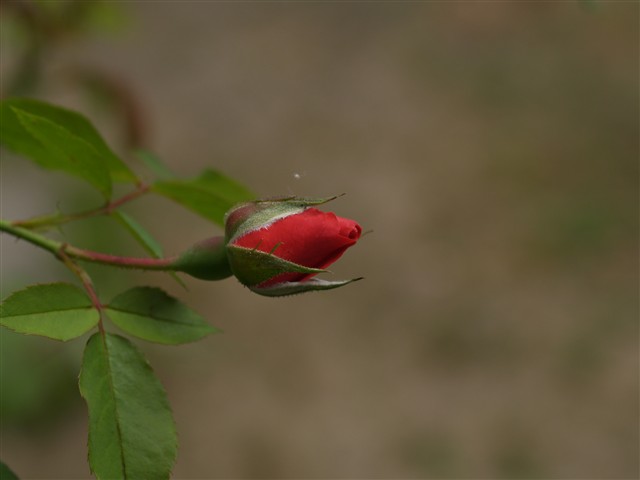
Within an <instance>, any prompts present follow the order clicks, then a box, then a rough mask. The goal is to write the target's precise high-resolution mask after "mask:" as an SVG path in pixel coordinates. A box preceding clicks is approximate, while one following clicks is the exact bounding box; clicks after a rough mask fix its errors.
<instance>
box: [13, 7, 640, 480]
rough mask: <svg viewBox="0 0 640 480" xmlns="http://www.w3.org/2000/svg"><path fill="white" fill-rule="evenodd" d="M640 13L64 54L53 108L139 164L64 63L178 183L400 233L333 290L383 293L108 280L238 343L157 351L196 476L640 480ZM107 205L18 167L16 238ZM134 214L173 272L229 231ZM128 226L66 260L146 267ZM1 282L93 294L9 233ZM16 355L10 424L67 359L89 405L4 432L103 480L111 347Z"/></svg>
mask: <svg viewBox="0 0 640 480" xmlns="http://www.w3.org/2000/svg"><path fill="white" fill-rule="evenodd" d="M638 5H639V4H638V3H636V2H584V3H579V2H450V3H445V2H424V3H405V4H396V3H384V2H383V3H313V2H312V3H287V2H282V3H254V2H247V3H238V4H231V3H214V2H137V3H135V4H134V3H125V4H121V5H120V9H121V13H122V14H124V15H125V18H126V19H127V24H126V25H125V26H124V28H123V29H122V30H121V31H120V32H119V33H118V34H117V35H89V36H88V37H84V38H83V39H82V41H69V42H67V43H64V44H63V45H62V46H61V47H60V48H58V49H56V50H55V51H53V52H52V53H51V56H50V57H49V58H48V59H47V63H46V75H47V77H46V78H47V79H48V80H47V82H44V84H43V85H42V86H41V87H40V90H39V92H38V96H40V97H41V98H45V99H48V100H51V101H55V102H57V103H60V104H63V105H67V106H70V107H73V108H77V109H80V110H82V111H84V112H85V113H86V114H87V115H89V116H90V117H91V118H92V119H95V121H96V123H97V124H98V125H100V128H101V130H103V131H104V132H105V134H106V135H107V136H108V138H110V139H111V142H112V144H114V145H119V144H120V145H121V144H122V142H121V140H122V134H121V132H120V131H119V129H118V128H117V127H118V125H119V123H118V121H117V120H114V117H113V116H108V115H103V114H104V109H101V108H100V107H97V106H96V105H95V104H90V103H88V102H87V101H86V99H85V98H84V97H83V96H82V95H81V94H80V93H79V92H78V90H77V89H76V88H74V87H72V86H70V85H69V84H68V83H65V81H64V80H61V79H62V78H63V77H64V75H60V71H61V70H63V69H64V68H65V66H68V65H70V64H82V65H89V66H92V67H95V68H100V69H102V70H104V71H107V72H110V73H111V74H112V75H114V76H115V77H117V78H118V79H119V81H122V82H123V83H124V84H126V85H127V88H129V89H130V90H131V91H132V92H134V93H135V98H136V101H137V102H138V104H139V105H140V107H141V112H142V114H143V118H144V124H143V126H144V131H145V132H146V135H147V136H146V137H145V145H146V146H148V147H150V148H151V149H152V150H154V151H155V152H157V153H158V154H159V156H160V157H162V158H163V159H164V160H165V162H166V163H167V164H169V165H170V166H171V167H172V168H173V169H174V170H175V171H177V172H179V174H181V175H184V176H189V175H195V174H197V173H198V172H199V171H200V170H201V169H203V168H205V167H209V166H210V167H214V168H218V169H220V170H222V171H224V172H226V173H228V174H229V175H231V176H233V177H234V178H236V179H238V180H239V181H241V182H243V183H244V184H246V185H248V186H250V187H251V188H252V189H253V190H254V191H255V192H257V194H258V195H261V196H272V195H279V194H285V195H288V194H298V195H305V196H326V195H333V194H339V193H343V192H346V193H347V196H346V197H343V198H341V199H339V200H337V201H336V202H335V203H333V204H331V205H330V208H331V209H333V210H334V211H336V212H337V213H338V214H340V215H342V216H346V217H351V218H354V219H357V220H358V221H359V222H360V223H361V224H362V225H363V227H364V229H365V230H373V233H371V234H369V235H366V236H365V237H364V238H363V239H362V240H361V242H360V243H359V244H358V245H357V246H356V247H354V248H353V249H352V250H350V251H349V252H348V253H347V254H346V255H345V256H344V257H343V259H342V260H341V261H340V263H339V264H337V265H336V266H335V268H334V269H333V270H334V271H335V274H334V276H335V278H350V277H355V276H365V277H366V280H365V281H363V282H359V283H357V284H354V285H351V286H348V287H345V288H343V289H340V290H337V291H334V292H324V293H317V294H308V295H304V296H299V297H293V298H287V299H268V298H261V297H259V296H257V295H254V294H252V293H250V292H249V291H248V290H246V289H244V288H242V287H241V286H240V285H239V284H238V283H237V282H236V281H235V280H227V281H224V282H220V283H207V282H200V281H196V280H192V279H187V280H186V282H187V284H188V287H189V290H188V291H184V290H182V289H181V288H180V287H179V286H177V285H176V284H175V283H173V282H172V281H171V279H166V278H164V277H163V276H161V275H157V274H135V275H134V274H130V273H125V272H117V273H116V274H115V275H109V274H108V273H107V272H106V270H105V269H100V268H96V269H93V270H92V271H94V272H95V274H96V275H97V276H98V278H99V279H100V281H101V282H102V283H99V285H102V287H101V289H102V290H101V293H103V294H104V295H105V297H108V296H109V295H111V294H112V293H115V292H118V291H121V290H122V289H124V288H125V287H126V286H127V285H129V284H136V283H138V284H139V283H143V282H146V283H149V284H152V285H159V286H163V287H164V288H166V289H167V290H169V291H170V292H171V293H172V294H174V295H177V296H179V297H180V298H181V299H183V300H184V301H185V302H187V303H188V304H189V305H191V306H192V307H193V308H195V309H196V310H198V311H199V312H200V313H202V314H203V315H204V316H206V317H207V319H209V320H210V322H211V323H212V324H213V325H216V326H218V327H220V328H222V329H223V330H224V334H223V335H215V336H212V337H210V338H207V339H206V340H204V341H201V342H199V343H196V344H193V345H188V346H181V347H176V348H166V347H162V348H161V347H156V346H154V345H150V344H146V343H144V342H142V341H139V342H136V343H137V344H138V345H139V346H140V348H142V349H143V350H144V351H145V353H146V354H147V355H148V357H149V359H150V361H151V363H152V365H154V367H155V370H156V372H157V374H158V375H159V376H160V378H161V379H162V381H163V383H164V385H165V386H166V389H167V391H168V395H169V399H170V402H171V404H172V406H173V409H174V414H175V417H176V422H177V426H178V432H179V440H180V450H179V458H178V462H177V464H176V467H175V470H174V474H175V477H176V478H222V477H225V478H260V477H261V478H294V477H295V478H516V477H530V478H531V477H533V478H576V479H577V478H607V479H609V478H637V475H638V469H639V459H638V451H639V442H638V436H639V435H638V427H639V422H638V420H639V418H638V413H639V405H638V379H639V376H638V374H639V368H638V153H639V152H638V145H639V143H638V142H639V138H638V118H639V115H638V71H639V65H638V53H639V52H638V40H639V38H638V32H639V24H638V18H639V17H638V14H639V13H640V12H639V6H638ZM16 45H17V44H12V43H10V42H9V41H8V40H4V41H3V45H2V52H3V54H4V60H3V65H2V66H3V72H5V73H6V72H8V71H10V69H11V67H12V63H11V62H15V58H17V57H18V54H17V53H15V49H17V48H18V47H17V46H16ZM5 158H6V161H5ZM50 178H53V179H55V182H54V181H52V180H50ZM57 182H59V183H57ZM63 182H67V183H63ZM58 185H63V186H62V187H59V186H58ZM83 189H84V187H83V186H80V185H79V183H78V182H75V181H73V180H68V181H67V180H65V179H64V178H63V176H62V175H57V174H56V175H55V176H53V177H50V175H48V174H45V173H43V172H41V171H40V170H38V169H37V168H36V167H34V166H32V165H31V164H28V163H26V162H22V161H17V160H15V159H13V158H9V157H8V156H6V157H5V156H4V154H3V166H2V200H3V201H2V215H3V217H7V218H22V217H28V216H30V215H35V214H38V213H44V212H48V211H50V210H52V209H53V207H52V205H53V204H55V202H56V201H57V200H58V199H60V198H62V200H60V201H61V204H60V205H62V206H63V207H64V206H70V205H73V206H74V207H73V208H74V209H75V208H77V205H78V202H80V201H83V202H87V205H89V204H91V205H94V204H95V203H96V198H95V197H91V196H88V195H90V194H88V193H87V192H85V190H83ZM65 202H67V203H65ZM69 208H72V207H69ZM127 211H128V212H130V213H132V214H136V215H137V218H138V219H139V220H140V221H141V222H142V223H143V224H144V225H145V226H146V227H147V228H148V229H149V230H150V231H151V232H153V233H154V234H155V235H156V237H157V238H159V239H161V241H162V244H163V246H164V247H165V251H166V252H167V253H176V252H179V251H180V250H182V249H184V248H186V247H188V246H189V245H190V244H191V243H194V242H195V241H197V240H200V239H201V238H204V237H206V236H208V235H211V234H217V233H219V230H218V229H217V228H216V227H214V226H212V225H211V224H209V223H207V222H205V221H204V220H202V219H200V218H199V217H197V216H195V215H193V214H191V213H188V212H185V211H184V210H183V209H181V208H180V207H178V206H175V205H173V204H171V203H169V202H168V201H166V200H163V199H158V198H149V199H143V200H140V201H139V202H137V203H136V204H134V205H131V206H130V207H129V208H128V210H127ZM101 225H102V224H98V223H96V227H95V229H96V230H91V229H89V230H88V231H87V230H73V229H68V230H67V235H69V236H74V235H75V236H74V237H73V238H75V239H77V242H78V243H79V244H82V245H83V246H86V247H93V248H97V247H100V248H102V249H103V250H105V251H110V252H112V253H132V252H135V253H136V254H140V251H139V249H136V247H134V246H132V245H131V244H130V243H128V242H126V241H125V240H123V238H124V236H125V235H124V234H123V233H121V232H119V231H114V229H113V228H109V229H107V230H105V231H108V234H107V233H104V234H98V233H96V232H99V231H101V230H100V229H101V228H106V227H103V226H101ZM2 263H3V265H2V294H3V296H6V295H7V294H8V293H9V292H11V291H13V290H14V289H16V288H18V287H20V286H22V285H24V284H27V283H31V282H36V281H37V282H46V281H53V280H55V279H58V278H60V276H61V275H62V276H66V275H67V274H66V273H65V272H63V270H62V269H61V268H60V267H58V266H57V265H56V264H55V262H54V261H53V259H51V258H50V257H49V256H48V255H47V254H45V253H40V252H35V251H34V250H33V249H32V248H30V247H28V246H26V245H24V244H16V243H15V242H13V241H12V240H10V239H8V237H5V236H3V237H2ZM65 278H66V279H68V280H71V278H70V277H65ZM2 336H3V341H4V342H5V343H6V342H9V340H6V339H7V338H8V336H9V334H8V333H7V332H6V331H5V330H3V331H2ZM12 338H13V337H12ZM14 341H15V343H17V344H19V345H20V347H19V348H18V347H11V352H13V351H14V349H17V350H19V351H21V350H20V348H26V349H27V351H28V352H31V350H29V349H36V346H37V349H39V350H38V352H37V353H34V354H33V355H32V354H31V353H29V354H27V355H24V354H23V356H22V357H20V356H19V357H17V358H28V359H29V361H27V362H21V361H19V360H16V361H14V362H13V363H11V364H10V366H8V365H9V364H8V363H7V362H8V361H7V360H6V357H3V358H4V359H5V360H4V361H3V363H4V365H3V369H5V370H4V371H5V372H6V369H11V371H12V372H13V375H11V376H10V374H9V373H3V399H4V398H5V397H7V396H8V398H9V400H3V401H7V402H13V403H16V404H17V405H21V404H24V403H25V402H26V401H27V400H28V399H29V398H31V397H29V393H28V392H29V388H31V387H29V388H26V387H25V389H26V390H25V391H26V392H27V393H21V395H23V397H19V400H15V399H12V398H13V397H12V395H17V394H16V393H15V392H17V391H19V389H18V388H17V387H15V385H17V384H19V385H22V383H25V382H26V383H28V380H24V379H25V378H36V379H38V378H39V379H40V381H42V382H44V381H45V379H46V378H47V377H48V374H47V373H46V371H47V370H46V369H47V368H50V365H49V363H50V359H54V361H60V359H61V358H63V359H64V362H66V363H65V365H67V366H68V369H69V372H71V373H69V375H68V376H67V377H64V378H67V380H68V378H71V380H70V381H67V382H66V383H65V382H60V383H57V382H56V385H57V386H58V388H57V389H55V388H54V389H53V390H55V391H56V392H57V393H55V395H57V396H55V397H54V399H55V401H53V400H52V401H49V400H47V398H48V397H47V396H46V395H48V394H49V393H46V394H45V393H43V392H40V393H38V392H39V390H38V389H37V387H34V388H33V389H32V390H34V391H35V392H36V394H34V395H40V397H38V398H40V399H41V403H43V404H44V406H43V405H40V407H38V408H45V407H47V408H50V410H46V411H47V413H46V414H45V415H44V417H46V418H47V419H49V421H47V422H42V421H29V419H30V418H31V417H30V416H29V415H24V414H22V416H20V415H18V418H17V419H16V420H12V418H10V417H7V416H4V417H3V429H2V452H1V457H2V459H3V460H4V461H5V462H7V463H8V464H9V465H10V466H11V467H12V468H13V469H14V470H15V471H16V472H17V473H18V474H19V475H20V476H21V477H24V478H76V477H78V478H79V477H87V476H88V475H89V472H88V466H87V462H86V410H85V407H84V405H83V404H82V402H81V401H80V400H79V399H78V398H77V397H78V394H77V390H76V387H75V386H74V382H73V380H74V378H73V377H74V376H75V375H76V374H77V369H78V364H79V363H78V362H79V358H80V354H81V349H82V345H83V343H84V341H83V340H79V341H76V342H72V343H71V344H68V345H67V344H65V345H62V344H58V343H54V342H48V341H46V340H39V339H35V338H27V339H26V340H23V339H22V338H20V339H18V340H16V339H13V340H11V342H14ZM7 351H8V350H6V349H5V354H6V352H7ZM43 351H44V352H45V353H42V352H43ZM16 355H20V354H16ZM65 368H66V367H65ZM43 371H44V372H45V373H42V372H43ZM16 372H18V373H16ZM16 377H17V378H19V379H21V380H19V381H18V383H17V384H16V383H11V384H10V385H8V383H7V382H8V380H7V379H9V378H11V379H12V380H11V381H12V382H15V381H16V380H15V378H16ZM20 382H22V383H20ZM60 385H63V386H62V387H61V386H60ZM21 388H22V387H21ZM9 389H10V390H11V391H8V390H9ZM58 390H61V391H62V393H61V392H60V391H58ZM20 391H21V390H20ZM47 392H48V390H47ZM20 399H22V400H20ZM24 399H27V400H24ZM36 403H37V402H36ZM68 404H70V405H71V406H68ZM16 408H17V407H16ZM38 408H36V409H35V411H36V412H41V411H40V410H38ZM16 411H20V409H19V408H17V410H16ZM41 415H42V413H41ZM38 418H42V417H38Z"/></svg>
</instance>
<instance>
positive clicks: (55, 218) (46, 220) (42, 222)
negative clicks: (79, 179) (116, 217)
mask: <svg viewBox="0 0 640 480" xmlns="http://www.w3.org/2000/svg"><path fill="white" fill-rule="evenodd" d="M150 188H151V186H150V185H147V184H140V185H138V188H136V189H135V190H134V191H132V192H129V193H128V194H126V195H123V196H122V197H120V198H117V199H116V200H112V201H111V202H108V203H107V204H105V205H103V206H101V207H98V208H93V209H90V210H85V211H84V212H77V213H71V214H69V215H62V214H60V213H54V214H51V215H43V216H39V217H34V218H30V219H27V220H17V221H15V222H12V225H14V226H17V227H22V228H27V229H35V228H39V227H49V226H55V225H63V224H65V223H69V222H72V221H74V220H82V219H83V218H89V217H96V216H98V215H109V214H111V213H112V212H113V211H114V210H115V209H117V208H118V207H120V206H122V205H124V204H125V203H128V202H130V201H132V200H135V199H136V198H138V197H141V196H142V195H144V194H145V193H147V192H148V191H149V189H150Z"/></svg>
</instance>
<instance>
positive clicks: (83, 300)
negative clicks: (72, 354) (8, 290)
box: [0, 283, 100, 341]
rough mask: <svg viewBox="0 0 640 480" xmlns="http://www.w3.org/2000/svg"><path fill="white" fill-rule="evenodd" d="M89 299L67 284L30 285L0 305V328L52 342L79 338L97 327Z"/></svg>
mask: <svg viewBox="0 0 640 480" xmlns="http://www.w3.org/2000/svg"><path fill="white" fill-rule="evenodd" d="M99 317H100V316H99V314H98V312H97V310H96V309H95V308H93V305H92V304H91V300H90V299H89V297H87V296H86V295H85V293H84V292H83V291H82V290H80V289H79V288H78V287H75V286H73V285H69V284H67V283H50V284H46V285H32V286H30V287H27V288H25V289H24V290H20V291H18V292H15V293H13V294H12V295H10V296H9V297H8V298H7V299H6V300H5V301H4V302H3V303H2V305H0V324H1V325H3V326H5V327H7V328H10V329H11V330H13V331H15V332H18V333H25V334H27V335H42V336H44V337H49V338H53V339H55V340H63V341H66V340H69V339H71V338H75V337H79V336H80V335H82V334H83V333H85V332H88V331H89V330H91V329H92V328H93V327H95V326H96V325H97V324H98V320H99Z"/></svg>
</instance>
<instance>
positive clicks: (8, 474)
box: [0, 462, 18, 480]
mask: <svg viewBox="0 0 640 480" xmlns="http://www.w3.org/2000/svg"><path fill="white" fill-rule="evenodd" d="M0 480H18V476H17V475H16V474H15V473H13V471H12V470H11V469H10V468H9V467H8V466H7V464H6V463H4V462H0Z"/></svg>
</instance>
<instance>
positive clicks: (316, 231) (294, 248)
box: [232, 208, 362, 288]
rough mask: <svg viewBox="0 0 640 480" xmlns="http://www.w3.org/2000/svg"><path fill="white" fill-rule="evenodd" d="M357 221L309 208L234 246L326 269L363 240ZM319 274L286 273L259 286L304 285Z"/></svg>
mask: <svg viewBox="0 0 640 480" xmlns="http://www.w3.org/2000/svg"><path fill="white" fill-rule="evenodd" d="M361 233H362V228H361V227H360V225H358V224H357V223H356V222H355V221H353V220H349V219H347V218H342V217H338V216H336V215H335V214H334V213H331V212H328V213H325V212H321V211H320V210H317V209H315V208H307V209H305V210H303V211H301V212H300V213H294V214H292V215H287V216H285V217H284V218H281V219H277V220H275V221H274V222H273V223H270V224H267V225H265V226H262V227H261V228H259V229H257V230H253V231H250V232H248V233H246V234H244V235H242V236H241V237H240V238H237V239H236V240H234V241H233V242H232V245H234V246H239V247H244V248H248V249H252V250H258V251H261V252H265V253H271V254H273V255H274V256H276V257H278V258H281V259H283V260H287V261H289V262H292V263H295V264H297V265H302V266H305V267H309V268H316V269H324V268H326V267H328V266H329V265H331V264H332V263H333V262H335V261H336V260H338V259H339V258H340V257H341V256H342V254H343V253H344V252H345V250H346V249H347V248H349V247H350V246H352V245H355V243H356V242H357V241H358V239H359V238H360V234H361ZM314 275H316V273H299V272H292V273H283V274H280V275H277V276H275V277H273V278H271V279H269V280H267V281H264V282H262V283H260V284H259V287H261V288H262V287H269V286H272V285H276V284H280V283H282V282H303V281H305V280H307V279H309V278H311V277H312V276H314Z"/></svg>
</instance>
